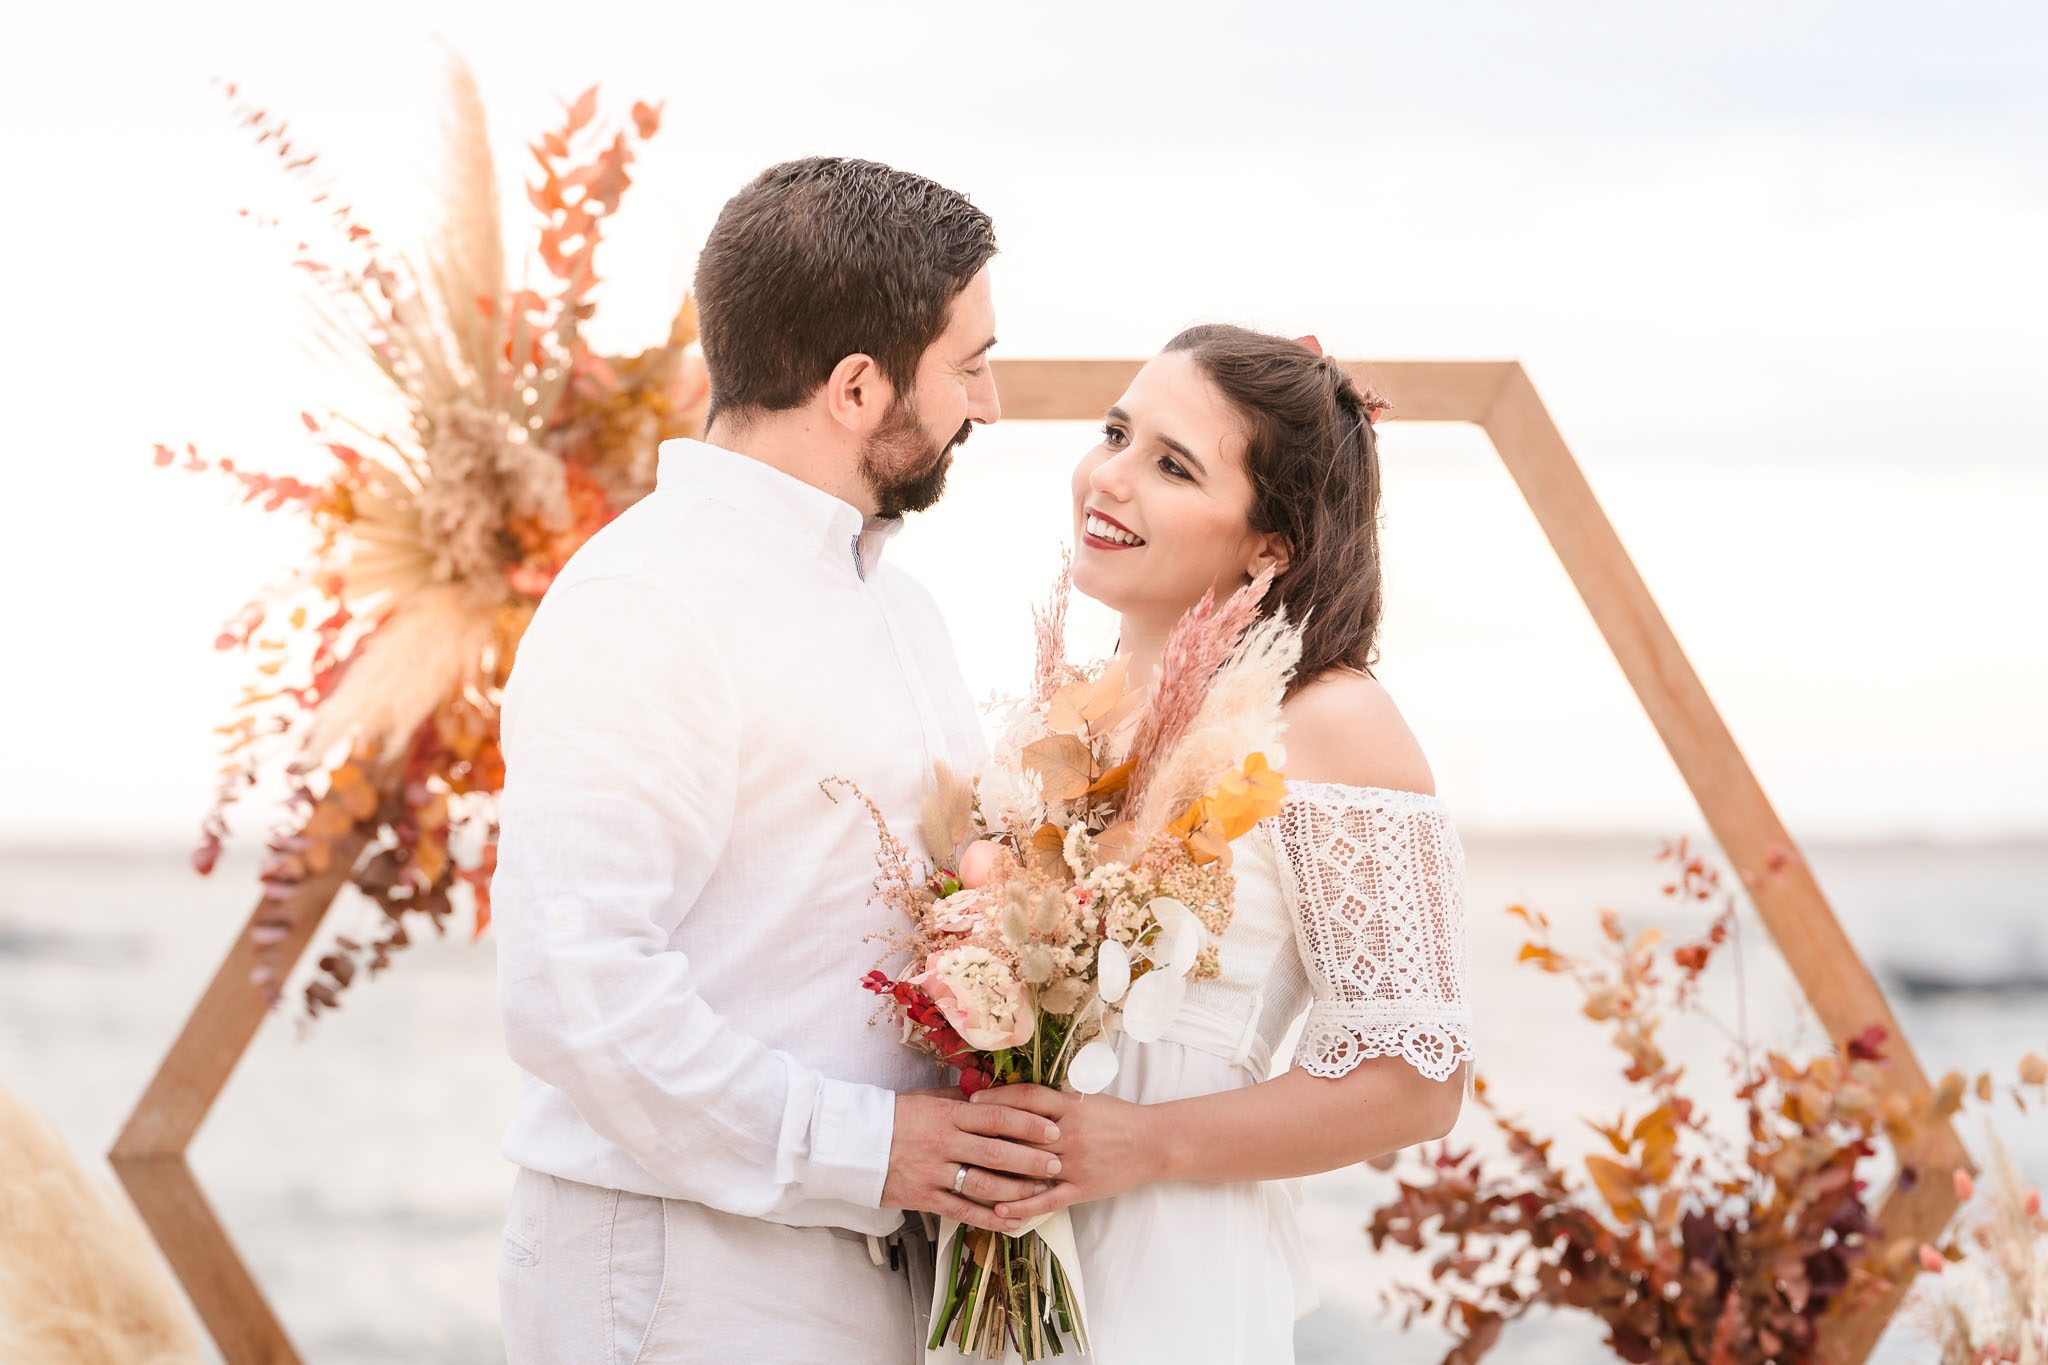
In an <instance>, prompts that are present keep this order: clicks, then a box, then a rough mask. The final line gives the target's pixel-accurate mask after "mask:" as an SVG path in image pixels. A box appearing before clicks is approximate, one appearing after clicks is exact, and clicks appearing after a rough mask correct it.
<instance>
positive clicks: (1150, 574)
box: [1074, 351, 1285, 619]
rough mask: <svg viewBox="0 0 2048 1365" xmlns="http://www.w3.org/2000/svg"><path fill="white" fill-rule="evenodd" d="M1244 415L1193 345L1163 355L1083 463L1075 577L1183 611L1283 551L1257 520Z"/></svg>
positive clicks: (1131, 609)
mask: <svg viewBox="0 0 2048 1365" xmlns="http://www.w3.org/2000/svg"><path fill="white" fill-rule="evenodd" d="M1251 506H1252V481H1251V475H1250V473H1249V472H1248V471H1247V470H1246V468H1245V434H1244V430H1243V424H1242V422H1241V421H1240V420H1239V418H1238V416H1237V414H1236V412H1235V411H1233V410H1232V408H1231V407H1230V405H1229V403H1228V402H1227V401H1226V400H1225V399H1224V397H1223V395H1222V394H1221V393H1219V392H1218V391H1217V389H1216V387H1215V385H1213V384H1212V383H1211V382H1210V381H1209V379H1208V377H1207V376H1206V375H1204V374H1203V373H1202V370H1201V368H1200V366H1198V365H1197V364H1196V363H1195V360H1194V357H1193V356H1192V355H1190V354H1188V353H1187V352H1184V351H1174V352H1168V353H1167V354H1165V355H1160V356H1156V357H1154V358H1153V359H1152V360H1151V361H1150V362H1148V363H1147V364H1146V366H1145V368H1144V369H1142V370H1140V371H1138V375H1137V378H1135V379H1133V380H1132V381H1131V386H1130V388H1128V389H1126V390H1125V391H1124V396H1123V397H1122V398H1120V399H1118V400H1117V403H1116V406H1115V407H1113V408H1111V409H1110V410H1109V413H1108V416H1107V418H1106V420H1105V421H1104V422H1103V429H1102V441H1101V443H1100V444H1099V445H1097V446H1096V447H1095V448H1094V449H1093V450H1091V451H1089V452H1088V453H1087V454H1086V455H1084V456H1082V457H1081V463H1080V464H1078V465H1076V466H1075V467H1074V544H1075V551H1074V586H1075V587H1076V588H1078V589H1079V590H1080V591H1082V592H1084V593H1086V594H1087V595H1088V596H1090V597H1092V598H1094V599H1095V600H1096V601H1098V602H1101V603H1103V604H1104V605H1106V606H1109V607H1113V608H1115V609H1116V610H1117V611H1119V612H1122V613H1124V614H1125V615H1127V616H1128V615H1132V614H1140V615H1145V616H1159V617H1164V618H1168V619H1178V618H1179V616H1180V615H1181V613H1182V612H1185V611H1186V610H1187V609H1188V608H1189V607H1192V606H1193V605H1194V604H1195V603H1196V602H1197V601H1199V600H1200V599H1201V596H1202V594H1203V593H1204V592H1206V591H1209V590H1212V589H1213V590H1214V591H1215V593H1216V596H1217V597H1218V598H1219V599H1220V598H1223V597H1226V596H1228V595H1229V594H1230V593H1232V592H1235V591H1236V590H1237V589H1238V588H1239V587H1241V586H1243V584H1244V582H1245V579H1246V577H1247V576H1248V575H1250V574H1256V573H1257V572H1259V571H1260V570H1262V569H1264V568H1265V567H1266V566H1267V565H1268V564H1269V563H1272V562H1274V561H1275V559H1276V558H1278V561H1279V566H1280V567H1282V568H1284V567H1285V558H1284V551H1283V550H1282V548H1281V546H1280V542H1279V539H1278V537H1276V536H1272V535H1266V534H1262V533H1259V532H1256V531H1254V530H1252V528H1251V523H1250V515H1251Z"/></svg>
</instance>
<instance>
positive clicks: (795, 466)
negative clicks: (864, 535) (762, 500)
mask: <svg viewBox="0 0 2048 1365" xmlns="http://www.w3.org/2000/svg"><path fill="white" fill-rule="evenodd" d="M704 440H705V443H706V444H708V445H714V446H717V447H718V448H719V449H721V450H729V451H731V452H732V453H733V454H735V455H744V456H746V457H747V458H748V459H751V460H759V461H760V462H761V463H762V464H765V465H767V466H768V467H769V468H770V469H774V470H779V471H780V472H782V473H784V474H787V475H789V477H791V478H792V479H798V480H801V481H802V482H804V483H807V484H809V485H810V486H811V487H813V488H816V489H819V490H821V491H823V492H826V493H830V494H831V495H832V496H833V497H835V498H837V499H839V500H840V501H841V502H844V503H848V504H851V505H852V506H853V507H855V508H856V509H858V510H859V512H860V514H861V515H862V516H864V517H872V516H873V515H874V514H875V495H874V492H873V490H872V489H870V488H869V487H868V485H867V480H865V479H863V478H861V476H860V470H859V457H858V456H857V454H856V453H855V452H854V451H853V450H852V449H850V448H849V447H848V445H847V443H846V436H845V433H844V432H843V431H841V430H840V429H839V428H838V427H836V426H834V425H832V424H831V423H830V422H828V421H826V420H825V419H824V418H822V417H820V416H819V415H818V414H816V413H814V412H812V411H811V409H809V408H808V407H805V408H797V409H794V410H792V411H789V412H776V413H769V414H767V415H765V416H761V417H757V418H755V419H754V420H753V421H751V422H748V423H746V424H745V425H744V426H742V425H740V424H739V423H736V422H734V421H732V420H730V419H724V420H720V421H718V422H715V423H713V424H712V426H711V427H710V429H709V430H707V431H706V432H705V433H704Z"/></svg>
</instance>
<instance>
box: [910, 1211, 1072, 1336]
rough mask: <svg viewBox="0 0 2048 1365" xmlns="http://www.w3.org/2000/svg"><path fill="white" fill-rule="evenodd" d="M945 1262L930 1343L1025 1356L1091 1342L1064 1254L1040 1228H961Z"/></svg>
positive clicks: (943, 1262) (942, 1263) (942, 1268)
mask: <svg viewBox="0 0 2048 1365" xmlns="http://www.w3.org/2000/svg"><path fill="white" fill-rule="evenodd" d="M951 1240H952V1245H951V1246H950V1247H949V1248H947V1250H946V1252H945V1253H944V1255H943V1257H942V1261H941V1274H942V1276H943V1279H942V1280H941V1282H940V1285H939V1295H940V1297H939V1308H938V1311H937V1312H935V1313H934V1314H933V1315H932V1330H931V1335H930V1337H929V1339H928V1340H927V1341H926V1342H925V1346H926V1347H927V1349H930V1350H938V1349H939V1348H940V1347H941V1346H943V1345H944V1344H946V1343H948V1342H951V1343H952V1344H953V1346H954V1347H955V1349H957V1350H958V1351H959V1353H960V1354H961V1355H963V1356H970V1357H972V1356H979V1357H980V1358H981V1359H983V1360H1000V1359H1002V1358H1003V1355H1004V1353H1005V1352H1006V1351H1008V1350H1009V1349H1010V1348H1012V1347H1015V1348H1016V1351H1017V1354H1018V1355H1019V1356H1020V1357H1021V1358H1022V1359H1024V1360H1043V1359H1045V1358H1046V1357H1047V1356H1052V1355H1064V1354H1066V1350H1067V1346H1068V1345H1069V1344H1070V1343H1071V1344H1073V1345H1075V1346H1077V1347H1079V1348H1080V1349H1082V1350H1086V1349H1087V1345H1088V1338H1087V1329H1086V1327H1085V1326H1083V1325H1082V1315H1081V1312H1080V1309H1079V1305H1078V1303H1077V1302H1076V1298H1075V1295H1074V1292H1073V1287H1072V1285H1071V1284H1070V1283H1069V1282H1068V1279H1067V1274H1066V1270H1065V1268H1064V1267H1063V1266H1062V1265H1061V1264H1060V1258H1059V1257H1058V1256H1057V1255H1055V1254H1054V1253H1053V1250H1052V1248H1051V1247H1050V1246H1049V1245H1047V1243H1046V1241H1045V1239H1044V1238H1042V1237H1040V1236H1039V1235H1038V1234H1037V1233H1036V1232H1027V1233H1025V1234H1023V1235H1022V1236H1019V1237H1005V1236H1002V1235H1000V1234H997V1233H992V1232H983V1231H981V1230H979V1229H976V1228H959V1229H958V1230H957V1231H956V1232H955V1234H954V1236H953V1237H952V1239H951Z"/></svg>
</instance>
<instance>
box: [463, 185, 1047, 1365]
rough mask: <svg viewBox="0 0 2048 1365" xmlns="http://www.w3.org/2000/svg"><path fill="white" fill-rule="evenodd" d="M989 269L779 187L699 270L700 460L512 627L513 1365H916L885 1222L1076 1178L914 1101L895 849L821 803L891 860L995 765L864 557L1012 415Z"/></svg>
mask: <svg viewBox="0 0 2048 1365" xmlns="http://www.w3.org/2000/svg"><path fill="white" fill-rule="evenodd" d="M994 254H995V239H994V235H993V232H992V229H991V227H990V224H989V220H988V218H987V216H986V215H984V214H983V213H981V212H980V211H979V210H977V209H975V208H974V207H973V206H972V205H971V204H969V203H968V201H967V200H966V199H965V198H964V197H963V196H961V195H959V194H957V193H955V192H953V191H951V190H948V189H945V188H944V187H942V186H940V185H937V184H934V183H932V182H931V181H929V180H925V179H923V178H921V177H918V176H914V175H909V174H905V173H904V172H901V171H896V170H892V169H890V168H888V167H886V166H879V165H875V164H873V163H870V162H862V161H850V160H838V159H823V158H813V159H809V160H804V161H797V162H791V163H789V164H787V165H782V166H777V167H774V168H772V169H770V170H768V171H766V172H764V173H763V174H762V175H761V176H760V178H758V179H757V180H755V181H754V183H753V184H751V185H749V186H748V187H747V188H746V189H744V190H742V191H741V192H740V193H739V194H738V195H737V196H735V197H734V198H733V199H732V201H731V202H730V203H728V204H727V205H726V206H725V209H724V211H723V212H722V213H721V214H720V215H719V219H718V223H717V225H716V226H715V227H714V228H713V229H712V232H711V236H710V239H709V241H708V242H707V243H706V244H705V247H704V251H703V254H702V256H701V258H700V260H699V263H698V268H697V277H696V299H697V307H698V312H699V317H700V319H701V327H702V337H703V345H704V356H705V361H706V363H707V366H708V368H709V370H710V373H711V386H712V400H711V401H712V407H711V416H710V421H709V426H708V428H707V431H706V440H705V441H704V442H694V441H670V442H667V443H664V445H663V446H662V449H661V452H660V467H659V471H658V476H657V484H656V488H655V491H654V492H653V493H652V494H650V495H649V496H648V497H647V498H645V499H644V500H642V501H641V502H640V503H638V504H636V505H635V506H634V507H633V508H631V509H630V510H629V511H627V512H626V513H625V514H624V515H623V516H621V517H620V518H619V519H618V520H617V521H615V522H614V523H613V524H612V525H610V526H609V527H607V528H606V529H605V530H604V531H602V532H600V533H599V534H598V535H597V536H596V537H594V538H593V539H592V540H591V541H590V542H589V544H587V545H586V546H585V547H584V548H583V549H582V550H581V551H579V552H578V553H577V555H576V556H575V558H574V559H573V560H571V561H570V563H569V565H568V567H567V569H566V570H565V571H564V572H563V574H562V575H561V577H560V578H559V579H558V580H557V581H556V583H555V585H554V587H553V588H552V589H551V590H550V591H549V593H548V595H547V598H546V600H545V601H544V602H543V603H542V604H541V607H540V610H539V612H538V613H537V614H536V615H535V617H534V620H533V623H532V625H531V627H530V628H529V629H528V631H527V634H526V637H525V641H524V643H523V644H522V646H521V648H520V653H519V660H518V664H517V666H516V668H515V669H514V671H513V675H512V680H511V684H510V686H509V688H508V690H507V695H506V699H505V708H504V731H503V732H504V748H505V754H506V783H505V792H504V797H503V804H502V808H501V818H502V834H501V837H500V843H499V857H498V871H497V876H496V880H495V882H494V884H493V888H492V901H493V906H494V908H495V912H496V918H495V921H494V922H495V924H496V926H497V932H498V934H499V960H500V973H499V975H500V987H501V994H502V1000H503V1009H504V1019H505V1036H506V1045H507V1048H508V1050H509V1051H510V1053H511V1055H512V1058H513V1060H514V1061H516V1062H517V1063H518V1064H519V1065H520V1066H521V1067H522V1068H524V1069H525V1070H526V1071H527V1072H528V1073H529V1074H528V1078H527V1080H526V1085H525V1089H524V1092H523V1094H522V1097H521V1101H520V1105H519V1110H518V1114H517V1117H516V1118H515V1119H514V1121H513V1124H512V1127H511V1129H510V1131H509V1132H508V1133H507V1135H506V1138H505V1146H504V1150H505V1154H506V1155H507V1156H508V1157H509V1158H510V1159H511V1160H512V1161H514V1162H515V1163H517V1164H518V1166H519V1167H520V1168H521V1169H520V1172H519V1176H518V1180H517V1183H516V1185H515V1188H514V1192H513V1197H512V1207H511V1211H510V1214H509V1216H508V1219H507V1223H506V1232H505V1248H504V1256H503V1261H502V1264H501V1267H500V1283H501V1293H502V1302H503V1309H504V1326H505V1336H506V1347H507V1354H508V1356H509V1358H510V1360H511V1362H512V1363H513V1365H525V1363H526V1362H550V1363H551V1365H555V1363H559V1365H584V1363H585V1362H612V1361H619V1362H627V1361H633V1360H640V1361H649V1362H653V1361H661V1362H670V1361H692V1362H694V1361H717V1362H721V1363H723V1362H734V1361H762V1362H778V1363H779V1362H807V1361H819V1362H825V1361H831V1362H885V1361H886V1362H891V1365H894V1363H895V1362H901V1361H905V1360H910V1359H915V1358H916V1357H917V1347H918V1346H920V1345H921V1343H920V1342H918V1341H917V1340H916V1338H917V1336H918V1327H917V1318H918V1314H919V1312H920V1311H921V1308H922V1304H920V1303H919V1302H918V1301H917V1300H918V1297H919V1295H920V1294H921V1293H923V1292H925V1287H926V1285H928V1281H925V1282H924V1283H921V1284H919V1285H917V1286H913V1284H912V1282H911V1280H910V1278H909V1275H908V1271H909V1270H910V1268H911V1267H912V1265H913V1264H914V1263H920V1262H921V1257H928V1256H929V1251H928V1249H927V1248H926V1247H925V1244H923V1243H922V1242H921V1241H918V1240H911V1241H910V1242H909V1243H908V1244H907V1245H906V1244H905V1238H906V1236H907V1234H906V1233H904V1232H903V1231H901V1230H900V1228H901V1227H902V1225H903V1221H904V1220H903V1217H902V1214H901V1213H900V1212H899V1210H903V1209H911V1210H926V1211H930V1212H935V1213H942V1214H948V1215H950V1216H952V1217H955V1218H960V1219H963V1220H964V1221H968V1222H971V1223H974V1224H975V1225H977V1226H982V1227H996V1226H998V1224H997V1223H996V1221H995V1219H994V1217H993V1215H992V1214H991V1212H990V1210H989V1209H988V1207H987V1205H988V1204H990V1203H993V1202H994V1201H996V1200H998V1199H1003V1198H1012V1197H1021V1195H1020V1192H1022V1191H1028V1190H1035V1189H1037V1188H1038V1187H1039V1182H1040V1181H1042V1180H1045V1179H1049V1178H1050V1177H1051V1176H1052V1175H1054V1174H1056V1173H1057V1163H1056V1161H1054V1159H1052V1158H1051V1157H1050V1156H1049V1155H1048V1154H1046V1153H1045V1152H1043V1151H1041V1150H1039V1149H1038V1148H1036V1147H1033V1146H1031V1145H1029V1144H1031V1143H1037V1142H1043V1141H1048V1140H1051V1136H1052V1129H1051V1127H1050V1125H1049V1124H1048V1123H1047V1122H1046V1121H1045V1120H1043V1119H1041V1118H1039V1117H1037V1116H1035V1115H1031V1114H1027V1113H1024V1112H1023V1111H1020V1110H1012V1109H1005V1108H1002V1107H1000V1106H986V1107H984V1106H980V1105H967V1104H963V1103H960V1102H959V1101H958V1100H957V1099H955V1098H947V1097H945V1096H943V1095H940V1094H931V1093H926V1094H919V1093H913V1092H916V1091H919V1090H921V1089H924V1088H927V1087H931V1086H934V1085H936V1084H937V1082H938V1080H939V1079H940V1078H939V1076H938V1075H937V1073H936V1072H935V1070H934V1069H933V1068H932V1066H931V1064H930V1063H929V1062H928V1061H926V1060H924V1059H922V1058H920V1057H918V1056H917V1055H915V1054H913V1053H912V1052H911V1051H910V1050H909V1049H907V1048H904V1047H903V1046H901V1045H900V1043H899V1042H898V1041H897V1039H896V1037H895V1035H894V1033H893V1031H891V1030H889V1029H886V1028H882V1027H876V1026H873V1025H872V1024H871V1023H870V1019H871V1010H872V1005H873V997H872V996H869V995H867V994H866V993H865V992H863V991H862V990H861V988H860V978H861V976H862V974H863V973H864V972H865V971H866V970H867V969H868V968H870V967H872V966H873V965H875V961H874V960H875V958H876V957H877V956H878V955H879V954H880V952H881V949H880V948H879V947H877V946H876V945H875V944H874V943H872V942H870V941H869V936H870V935H873V934H878V933H881V932H884V931H887V930H889V929H891V928H895V927H897V926H895V925H893V924H891V923H890V916H889V915H888V913H887V912H886V911H885V910H883V909H882V908H881V907H879V906H874V905H871V904H870V902H869V897H870V891H871V887H872V883H873V881H874V874H875V863H874V852H875V843H874V832H873V829H872V826H871V825H870V824H869V820H868V816H867V813H866V812H865V811H864V810H863V809H862V808H861V807H860V805H859V803H857V802H851V801H842V802H839V803H834V802H833V801H831V800H829V799H828V798H827V797H826V796H825V795H824V793H823V792H822V791H821V790H820V787H819V783H820V782H821V780H822V779H825V778H829V777H842V778H846V779H849V780H851V781H852V782H854V783H856V784H857V785H859V786H860V787H861V789H862V790H863V791H864V792H865V793H866V794H867V795H868V796H869V797H870V798H872V799H873V800H874V801H875V802H876V804H877V806H878V808H879V809H880V810H881V812H882V813H883V815H884V816H885V817H886V818H887V819H888V820H889V822H890V824H891V827H892V828H893V829H896V830H898V831H903V832H906V833H907V832H908V831H911V830H914V829H915V828H916V827H917V824H918V812H919V808H920V804H921V801H922V794H923V786H924V781H925V777H926V775H927V774H928V773H929V772H930V769H931V765H932V764H933V763H934V762H936V761H941V760H943V761H946V762H948V763H950V764H952V765H953V766H954V767H955V768H966V767H970V766H972V764H973V763H974V762H975V760H976V758H977V757H978V755H979V753H980V750H981V737H980V728H979V721H978V718H977V716H976V713H975V710H974V708H973V705H972V703H971V701H970V699H969V697H968V696H967V693H966V689H965V686H964V684H963V683H962V681H961V679H960V676H959V673H958V669H957V666H956V664H955V662H954V660H953V656H952V650H951V646H950V643H949V640H948V636H947V634H946V630H945V626H944V624H943V623H942V622H941V620H940V619H939V616H938V614H937V612H936V610H935V609H934V607H933V605H932V602H931V599H930V598H929V597H928V596H927V595H926V594H925V593H924V592H923V591H922V590H921V589H920V588H918V587H917V586H916V585H915V584H913V583H912V582H911V581H910V580H909V579H908V578H907V577H906V576H904V575H903V574H902V572H901V571H900V570H898V569H895V568H894V567H890V566H884V565H883V564H882V563H881V555H882V548H883V545H884V543H885V542H886V541H887V540H888V539H889V538H890V536H891V535H892V534H893V533H894V532H895V531H896V530H897V529H898V528H899V527H900V526H901V517H902V514H903V513H905V512H909V511H916V510H921V509H923V508H925V507H927V506H929V505H931V504H932V503H933V502H934V501H936V500H937V498H938V496H939V493H940V491H941V490H942V488H943V486H944V483H945V475H946V470H947V467H948V465H949V464H950V462H951V460H952V452H953V450H954V448H955V447H957V446H958V445H959V444H960V443H961V442H962V441H964V440H966V439H967V436H968V434H969V432H970V431H971V430H972V428H973V426H974V424H976V423H986V422H993V421H995V420H996V419H997V417H998V415H999V409H998V405H997V397H996V390H995V384H994V381H993V379H992V377H991V376H990V373H989V369H988V351H989V348H990V347H991V346H992V345H994V342H995V336H994V326H995V323H994V312H993V307H992V304H991V302H990V297H989V283H988V270H987V263H988V260H989V258H990V257H991V256H993V255H994ZM916 1222H917V1220H912V1223H913V1225H914V1224H915V1223H916ZM926 1273H928V1271H927V1272H926Z"/></svg>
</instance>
